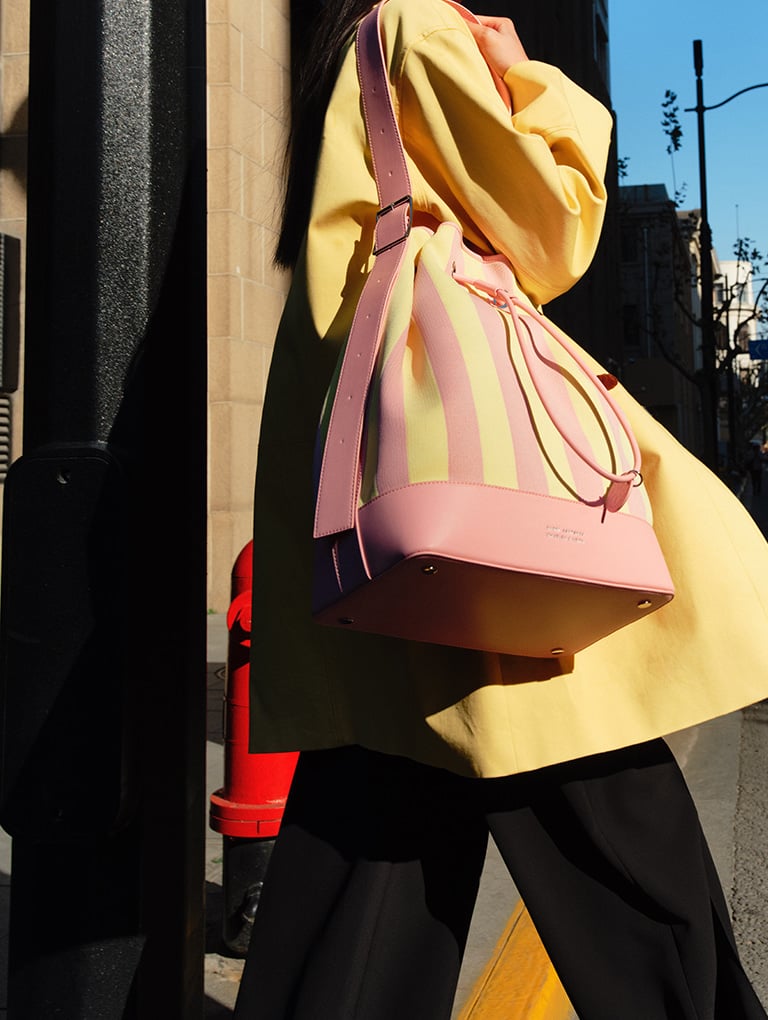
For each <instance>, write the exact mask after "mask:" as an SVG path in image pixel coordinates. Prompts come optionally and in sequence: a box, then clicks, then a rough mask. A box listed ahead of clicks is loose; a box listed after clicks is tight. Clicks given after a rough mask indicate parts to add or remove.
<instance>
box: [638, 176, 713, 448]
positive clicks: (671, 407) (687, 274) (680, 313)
mask: <svg viewBox="0 0 768 1020" xmlns="http://www.w3.org/2000/svg"><path fill="white" fill-rule="evenodd" d="M619 197H620V218H621V295H622V320H623V334H624V347H623V362H622V365H621V372H620V374H621V378H622V381H623V382H624V384H625V385H626V387H627V389H628V390H629V391H630V393H632V395H633V396H634V397H636V399H637V400H639V401H640V402H641V403H642V404H643V405H644V406H645V407H647V408H648V410H649V411H650V412H651V413H652V414H653V415H654V417H656V418H657V420H658V421H660V422H661V423H662V425H664V426H665V427H666V428H667V429H668V430H669V431H670V432H671V433H672V434H673V435H674V436H675V437H676V438H677V439H678V440H679V441H680V442H681V443H683V445H684V446H686V447H688V449H690V450H691V451H693V452H694V453H697V454H698V453H700V452H701V404H700V397H699V388H698V385H697V382H696V380H697V377H698V374H699V373H700V371H701V367H702V358H701V331H700V329H699V328H698V325H697V323H696V319H697V314H698V304H699V302H698V298H697V293H696V281H697V276H698V274H697V273H696V270H695V259H694V256H693V254H692V252H691V248H690V244H691V231H690V230H687V229H686V225H687V224H688V223H690V222H692V221H691V220H690V218H689V217H688V216H687V215H684V217H683V220H682V222H681V218H680V217H679V216H678V212H677V209H676V207H675V204H674V202H673V201H672V200H671V199H670V198H669V195H668V194H667V190H666V188H665V186H664V185H663V184H648V185H635V186H623V187H621V188H620V189H619Z"/></svg>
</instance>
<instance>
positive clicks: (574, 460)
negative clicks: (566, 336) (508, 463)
mask: <svg viewBox="0 0 768 1020" xmlns="http://www.w3.org/2000/svg"><path fill="white" fill-rule="evenodd" d="M521 320H522V325H523V328H527V329H528V332H529V335H530V337H531V341H532V343H533V348H534V352H535V355H534V356H535V357H538V358H539V359H540V360H541V361H542V362H543V364H544V365H545V367H544V368H543V369H542V372H541V375H540V376H539V384H540V385H541V386H542V388H543V389H545V392H546V393H547V397H548V399H549V400H550V401H551V403H553V404H554V405H555V406H556V407H557V409H558V422H559V424H560V426H561V428H563V430H564V431H565V432H567V434H568V435H569V436H570V437H572V440H573V442H574V443H575V444H576V445H577V446H580V447H582V448H583V449H585V450H589V449H591V443H590V441H589V440H588V439H587V436H586V435H585V433H584V429H583V428H582V426H581V422H580V421H579V418H578V415H577V414H576V411H575V409H574V406H573V403H572V399H573V397H574V395H575V397H576V399H577V400H582V401H583V402H584V404H585V405H587V404H590V403H592V401H593V398H591V397H589V396H588V395H587V394H586V393H585V392H584V391H583V380H582V379H580V378H579V375H578V374H577V373H575V372H573V373H570V375H571V378H570V381H566V372H567V371H568V370H567V369H566V368H564V367H561V366H560V364H559V362H558V361H557V359H556V358H555V357H554V356H553V355H552V353H551V348H550V343H549V340H548V337H547V334H546V332H545V331H544V329H543V328H542V327H541V326H540V325H539V324H538V323H537V322H536V321H535V320H532V319H530V318H528V317H527V316H521ZM550 364H551V365H552V367H551V368H550ZM574 367H575V366H574ZM599 399H600V398H599V397H595V398H594V401H595V402H596V401H599ZM537 403H538V401H537ZM604 417H605V416H604V415H601V416H600V420H601V421H603V422H604ZM563 448H564V450H565V454H566V458H567V460H568V466H569V468H570V469H571V473H572V476H573V480H574V484H575V486H576V491H577V495H578V496H579V497H580V498H581V499H583V500H585V501H586V502H590V503H591V502H593V501H595V500H599V499H601V498H602V497H603V495H604V494H605V491H606V489H607V487H608V482H606V481H605V479H603V478H601V477H600V476H599V475H597V474H596V473H595V472H594V471H593V470H592V468H590V467H589V466H588V465H587V464H585V463H584V461H583V460H582V459H581V457H579V456H578V454H576V453H575V452H574V451H573V450H572V449H571V447H570V446H569V445H568V444H567V443H565V442H563ZM593 456H594V459H595V460H596V461H598V463H600V464H601V466H604V467H605V468H606V469H607V470H613V467H612V460H611V455H610V447H609V445H608V442H607V440H606V445H605V447H604V448H603V449H602V450H600V449H598V450H594V451H593Z"/></svg>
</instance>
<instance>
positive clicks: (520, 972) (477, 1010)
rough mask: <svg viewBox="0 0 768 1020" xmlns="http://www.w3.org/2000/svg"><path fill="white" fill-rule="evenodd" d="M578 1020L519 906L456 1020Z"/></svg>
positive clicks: (531, 923) (520, 905)
mask: <svg viewBox="0 0 768 1020" xmlns="http://www.w3.org/2000/svg"><path fill="white" fill-rule="evenodd" d="M502 1016H503V1017H504V1018H505V1020H575V1013H574V1011H573V1007H572V1006H571V1003H570V1001H569V999H568V996H567V995H566V994H565V989H564V988H563V986H562V984H561V983H560V979H559V978H558V976H557V974H556V973H555V969H554V967H553V966H552V963H551V962H550V959H549V957H548V956H547V953H546V951H545V949H544V947H543V946H542V944H541V940H540V939H539V936H538V933H537V931H536V929H535V927H534V925H533V921H532V920H531V918H530V915H529V914H528V911H527V910H526V909H525V907H524V906H523V904H522V901H521V902H519V903H518V905H517V907H516V908H515V910H514V912H513V914H512V916H511V917H510V919H509V923H508V924H507V927H506V928H505V930H504V933H503V934H502V936H501V938H500V939H499V942H498V943H497V945H496V948H495V950H494V952H493V954H492V956H491V958H490V960H489V961H488V963H487V965H486V968H485V970H484V971H483V973H482V974H481V975H480V978H479V979H478V981H477V983H476V985H475V987H474V989H473V990H472V992H471V994H470V996H469V999H468V1001H467V1003H466V1005H465V1006H464V1008H463V1009H462V1011H461V1012H460V1013H459V1016H458V1020H498V1018H499V1017H502Z"/></svg>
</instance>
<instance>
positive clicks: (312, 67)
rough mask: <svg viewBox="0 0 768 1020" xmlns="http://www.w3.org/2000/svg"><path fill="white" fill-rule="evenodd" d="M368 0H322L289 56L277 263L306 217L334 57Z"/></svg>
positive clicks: (286, 261)
mask: <svg viewBox="0 0 768 1020" xmlns="http://www.w3.org/2000/svg"><path fill="white" fill-rule="evenodd" d="M373 6H374V0H327V3H326V4H325V5H324V6H323V8H322V10H321V11H320V13H319V14H318V16H317V18H316V20H315V22H314V24H313V25H312V26H311V28H310V32H311V37H310V42H309V46H308V47H307V48H306V49H305V50H304V51H303V52H302V51H301V50H300V49H299V47H296V49H295V50H294V53H293V56H292V64H293V68H292V89H291V124H290V130H289V134H288V146H287V149H286V158H285V165H286V171H287V172H286V185H285V192H284V196H283V211H282V219H281V223H280V234H279V236H278V241H277V247H276V249H275V262H276V264H277V265H278V266H283V267H284V268H286V269H291V268H293V266H295V264H296V260H297V258H298V255H299V249H300V248H301V242H302V239H303V237H304V232H305V230H306V228H307V223H308V221H309V210H310V206H311V203H312V190H313V187H314V183H315V171H316V169H317V158H318V154H319V151H320V141H321V138H322V134H323V121H324V119H325V111H326V108H327V106H328V101H329V99H330V97H331V92H332V90H333V86H334V83H335V81H336V74H337V71H338V63H339V57H340V56H341V51H342V49H343V47H344V44H345V43H346V42H347V40H348V39H349V37H350V35H351V33H352V30H353V29H354V27H355V25H356V24H357V22H358V21H359V20H360V19H361V18H362V17H363V16H364V15H365V14H367V13H368V11H369V10H370V9H371V8H372V7H373Z"/></svg>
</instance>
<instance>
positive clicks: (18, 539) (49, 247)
mask: <svg viewBox="0 0 768 1020" xmlns="http://www.w3.org/2000/svg"><path fill="white" fill-rule="evenodd" d="M204 39H205V17H204V5H203V2H202V0H137V2H135V3H130V4H127V3H125V2H124V0H60V2H58V3H56V4H50V3H46V2H44V0H32V7H31V35H30V107H29V109H30V113H29V116H30V125H29V204H28V258H27V283H26V336H25V365H24V446H23V454H22V457H21V458H20V460H19V461H18V462H17V463H16V464H14V465H13V466H12V468H11V471H10V473H9V475H8V480H7V483H6V492H5V512H4V522H3V529H4V530H3V570H2V602H1V604H0V683H1V684H2V687H1V688H0V693H1V694H2V698H1V704H0V708H1V709H2V755H3V757H2V773H1V774H0V822H1V823H2V825H3V827H4V828H5V829H6V830H7V831H8V832H9V833H10V834H11V836H12V838H13V864H12V876H11V917H10V938H9V990H8V1016H9V1020H39V1018H40V1017H44V1016H64V1017H89V1018H91V1017H92V1018H100V1020H107V1018H110V1020H111V1018H115V1020H117V1018H129V1017H130V1018H133V1017H140V1018H147V1020H149V1018H153V1017H156V1016H164V1017H179V1018H184V1020H187V1018H189V1020H195V1018H197V1017H201V1016H202V1009H203V978H202V961H203V942H204V940H203V931H204V924H203V883H204V878H203V845H204V842H203V841H204V832H205V829H204V826H205V803H204V799H205V788H204V778H205V764H204V763H205V681H204V678H205V419H206V349H205V330H206V325H205V324H206V308H205V291H206V271H205V135H204V125H205V47H204Z"/></svg>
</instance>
